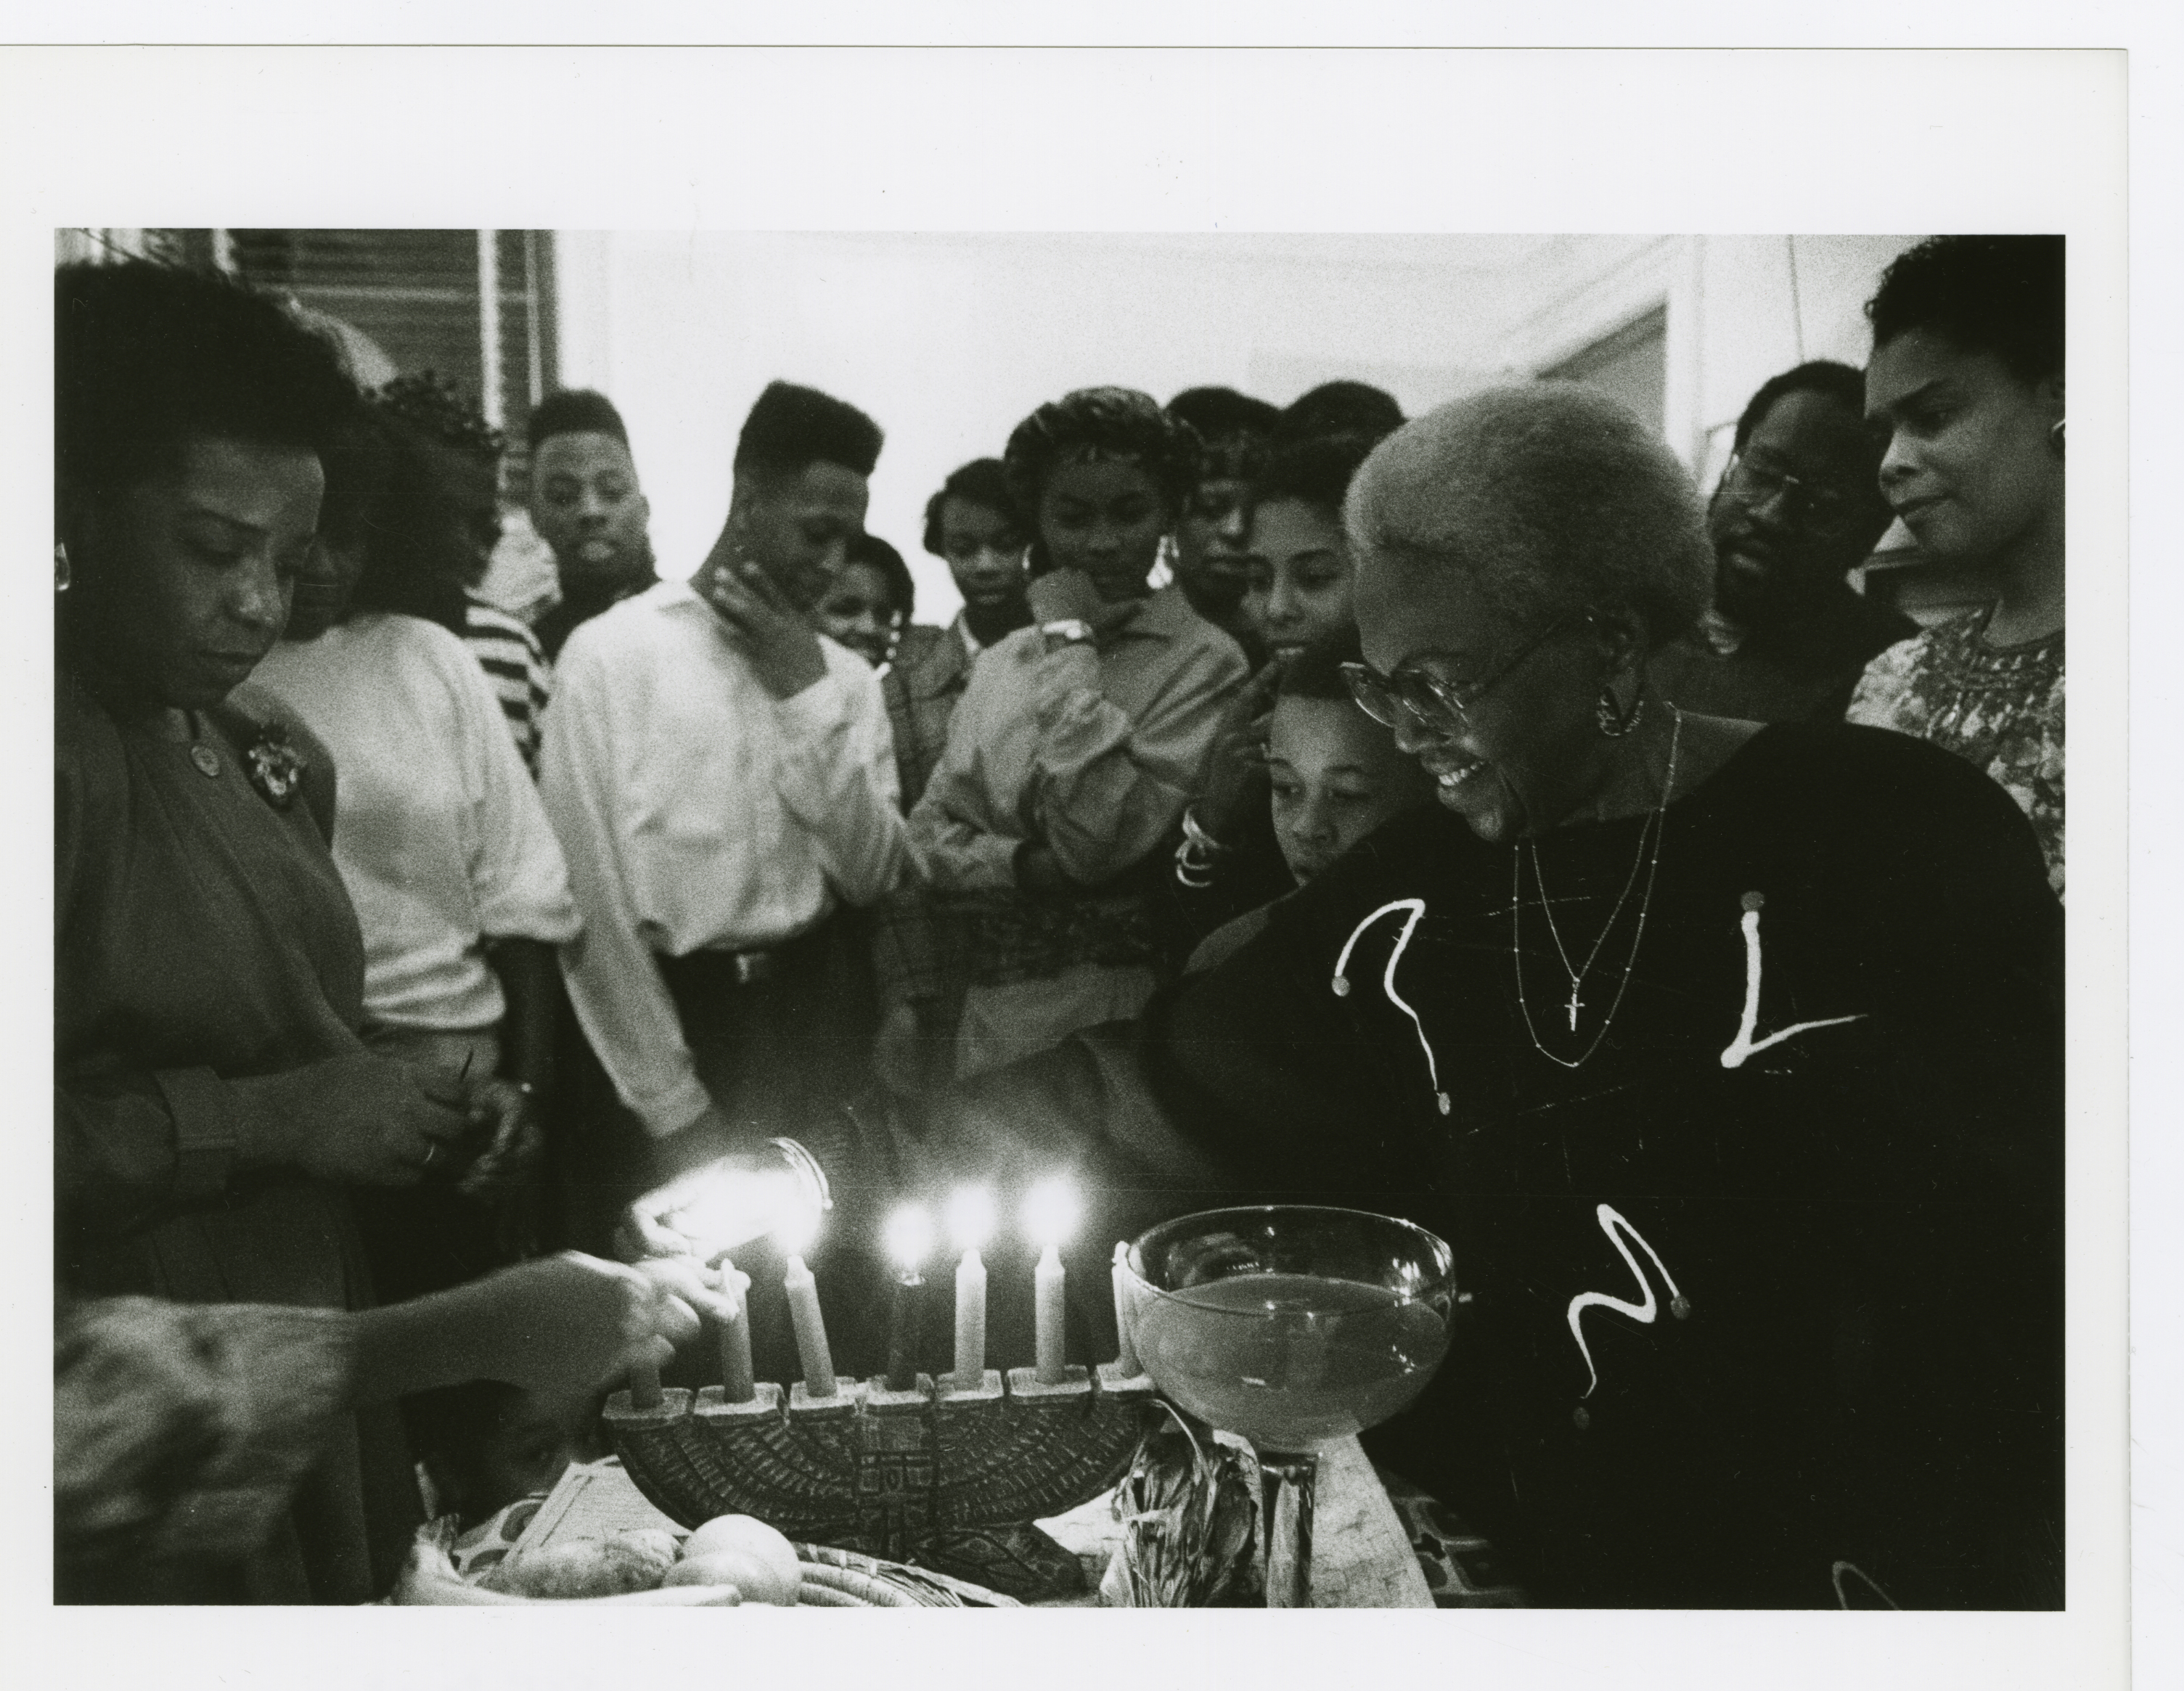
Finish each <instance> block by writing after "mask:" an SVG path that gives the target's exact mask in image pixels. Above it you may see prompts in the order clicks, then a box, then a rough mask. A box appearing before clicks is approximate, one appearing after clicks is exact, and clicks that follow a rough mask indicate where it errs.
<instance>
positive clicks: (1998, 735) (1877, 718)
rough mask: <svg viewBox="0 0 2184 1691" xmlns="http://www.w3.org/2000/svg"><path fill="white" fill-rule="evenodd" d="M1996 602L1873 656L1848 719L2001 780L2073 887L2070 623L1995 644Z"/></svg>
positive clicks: (2059, 879)
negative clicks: (2066, 786) (2067, 819)
mask: <svg viewBox="0 0 2184 1691" xmlns="http://www.w3.org/2000/svg"><path fill="white" fill-rule="evenodd" d="M1992 615H1993V611H1992V608H1991V607H1990V608H1988V609H1981V610H1976V611H1974V612H1972V613H1970V615H1966V616H1962V617H1958V618H1957V619H1955V620H1952V621H1949V622H1945V623H1942V624H1940V625H1938V626H1936V627H1933V628H1930V629H1928V630H1926V631H1925V633H1923V634H1920V635H1918V636H1917V637H1914V638H1912V639H1909V640H1906V641H1903V642H1900V643H1899V644H1897V645H1894V646H1891V647H1890V648H1888V649H1887V650H1886V651H1885V652H1883V653H1882V654H1880V656H1879V657H1877V658H1875V659H1874V660H1873V661H1872V662H1871V663H1870V664H1869V665H1866V670H1865V675H1864V678H1863V679H1862V680H1861V681H1859V682H1858V691H1857V693H1855V694H1853V697H1852V698H1851V704H1850V710H1849V713H1848V715H1847V717H1846V719H1845V720H1848V721H1852V722H1859V723H1864V724H1865V725H1866V726H1869V727H1875V728H1892V729H1894V730H1896V731H1897V732H1898V733H1902V734H1915V735H1917V736H1918V737H1919V738H1920V739H1922V740H1931V741H1932V742H1933V743H1935V744H1936V745H1937V746H1942V747H1944V748H1947V749H1948V750H1950V751H1953V752H1954V753H1956V754H1957V755H1958V756H1959V757H1961V758H1964V759H1968V760H1969V761H1970V762H1971V763H1973V764H1975V765H1977V766H1978V767H1979V768H1981V769H1983V770H1986V772H1987V774H1988V775H1990V776H1992V777H1993V778H1994V779H1995V780H1996V781H1997V782H2000V783H2001V784H2002V786H2003V789H2004V790H2005V791H2007V792H2008V793H2009V796H2010V797H2011V798H2014V799H2015V800H2016V801H2017V804H2018V808H2019V809H2021V810H2023V811H2024V812H2025V815H2027V816H2028V817H2030V818H2031V821H2032V831H2033V832H2034V833H2036V835H2038V836H2039V838H2040V849H2041V851H2042V853H2043V854H2045V856H2046V857H2047V859H2048V884H2049V885H2050V886H2052V887H2053V888H2054V889H2055V895H2056V896H2057V897H2058V898H2060V897H2061V896H2062V894H2063V631H2062V630H2061V629H2057V630H2056V631H2054V632H2053V634H2049V635H2045V636H2043V637H2041V638H2040V639H2037V640H2032V641H2028V642H2025V644H2023V645H2021V646H2002V647H1993V646H1989V645H1987V644H1986V642H1984V641H1983V640H1982V639H1981V636H1982V635H1983V634H1985V633H1986V626H1987V620H1988V619H1989V618H1990V617H1991V616H1992Z"/></svg>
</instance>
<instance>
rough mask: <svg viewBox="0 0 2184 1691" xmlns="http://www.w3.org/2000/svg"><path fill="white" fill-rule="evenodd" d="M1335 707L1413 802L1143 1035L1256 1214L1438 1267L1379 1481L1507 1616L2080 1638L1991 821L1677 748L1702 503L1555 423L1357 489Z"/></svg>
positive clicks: (1442, 430) (2035, 978)
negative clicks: (1470, 1556) (1439, 1279)
mask: <svg viewBox="0 0 2184 1691" xmlns="http://www.w3.org/2000/svg"><path fill="white" fill-rule="evenodd" d="M1347 519H1348V522H1349V526H1350V528H1351V537H1352V541H1353V544H1354V547H1355V548H1356V553H1357V584H1356V603H1357V615H1358V621H1359V624H1360V627H1361V630H1362V636H1363V647H1364V653H1365V657H1366V659H1367V661H1366V662H1365V663H1362V664H1357V665H1352V666H1351V675H1350V679H1351V689H1352V692H1353V693H1354V695H1355V697H1356V698H1357V702H1358V703H1359V704H1361V705H1362V707H1363V708H1364V709H1366V710H1367V711H1368V712H1369V713H1370V714H1371V715H1373V716H1375V717H1377V718H1379V720H1382V721H1384V722H1385V723H1387V724H1388V725H1389V726H1391V727H1392V728H1393V729H1394V730H1395V731H1396V737H1397V741H1398V743H1399V744H1401V747H1402V748H1404V749H1405V750H1406V751H1407V752H1409V753H1410V754H1412V755H1413V756H1415V757H1417V758H1418V759H1419V760H1420V762H1421V763H1423V764H1424V766H1425V768H1426V770H1428V772H1429V774H1430V775H1431V776H1433V777H1434V779H1435V782H1436V785H1437V787H1438V792H1439V797H1440V806H1439V807H1438V808H1429V809H1426V810H1424V811H1421V812H1414V813H1412V814H1411V815H1406V816H1403V817H1400V818H1398V819H1396V820H1393V821H1391V822H1390V823H1388V824H1387V825H1386V826H1384V827H1382V828H1381V829H1380V830H1379V831H1378V832H1376V833H1374V834H1373V836H1371V837H1369V838H1368V839H1367V840H1366V841H1365V842H1363V843H1362V844H1361V845H1359V846H1358V847H1357V848H1354V849H1353V850H1351V852H1350V853H1349V854H1347V855H1346V857H1344V858H1343V859H1340V861H1338V862H1337V863H1335V864H1334V865H1332V866H1331V867H1330V868H1329V869H1328V870H1327V871H1325V872H1324V873H1323V874H1322V875H1321V876H1319V877H1318V879H1316V880H1315V881H1314V882H1312V884H1311V885H1310V886H1309V887H1305V888H1303V889H1302V890H1301V891H1300V892H1299V893H1297V894H1296V895H1295V896H1294V897H1293V898H1290V899H1287V900H1285V901H1284V903H1283V904H1280V905H1279V906H1277V907H1276V908H1275V909H1274V910H1273V913H1272V915H1271V916H1270V918H1269V920H1268V924H1267V926H1266V929H1265V931H1264V932H1262V934H1261V935H1260V937H1258V938H1257V939H1256V940H1255V941H1253V942H1252V943H1249V944H1247V945H1245V947H1244V948H1241V949H1240V950H1239V951H1237V952H1236V953H1234V954H1233V955H1232V956H1230V957H1229V959H1228V960H1226V961H1225V962H1223V964H1222V965H1220V966H1218V967H1217V968H1216V969H1214V970H1212V971H1210V972H1207V973H1203V974H1200V975H1197V976H1192V977H1190V978H1188V979H1186V980H1185V981H1184V982H1183V983H1182V984H1181V986H1180V987H1178V989H1177V990H1176V991H1175V993H1173V995H1172V996H1171V997H1169V998H1166V999H1164V1000H1162V1001H1161V1002H1160V1003H1158V1004H1156V1006H1155V1008H1154V1012H1153V1015H1152V1017H1151V1026H1150V1029H1149V1034H1150V1038H1149V1044H1148V1058H1149V1061H1150V1064H1151V1074H1152V1078H1153V1081H1154V1083H1155V1085H1156V1089H1157V1090H1158V1091H1159V1092H1160V1093H1161V1095H1162V1099H1163V1101H1164V1102H1165V1103H1166V1104H1167V1106H1168V1108H1169V1109H1170V1110H1171V1112H1172V1113H1173V1115H1174V1116H1175V1117H1176V1119H1177V1120H1178V1121H1180V1122H1181V1123H1183V1124H1184V1126H1185V1127H1186V1129H1187V1131H1188V1132H1190V1134H1191V1135H1192V1136H1193V1138H1195V1141H1196V1142H1197V1143H1198V1144H1200V1145H1201V1147H1202V1148H1204V1149H1208V1150H1210V1151H1212V1153H1214V1154H1216V1155H1217V1156H1219V1157H1221V1158H1223V1159H1224V1160H1225V1161H1226V1162H1227V1164H1228V1165H1229V1169H1230V1171H1231V1177H1232V1179H1233V1181H1234V1186H1235V1188H1237V1189H1239V1190H1248V1191H1249V1192H1251V1193H1252V1194H1253V1195H1255V1196H1257V1197H1263V1198H1266V1199H1274V1198H1278V1197H1291V1198H1301V1199H1307V1200H1308V1201H1312V1202H1317V1203H1323V1204H1327V1203H1331V1204H1346V1205H1350V1206H1352V1207H1356V1208H1361V1209H1369V1210H1384V1211H1390V1212H1393V1213H1396V1214H1399V1215H1406V1216H1407V1217H1410V1218H1411V1219H1413V1220H1416V1221H1419V1222H1421V1223H1423V1224H1424V1225H1425V1226H1428V1227H1432V1228H1434V1229H1435V1230H1436V1231H1438V1232H1442V1233H1443V1235H1444V1236H1445V1237H1446V1238H1448V1239H1449V1241H1450V1242H1451V1244H1452V1246H1453V1247H1454V1249H1455V1252H1456V1261H1457V1276H1458V1279H1459V1282H1460V1283H1461V1284H1462V1285H1463V1287H1464V1288H1465V1289H1466V1290H1467V1291H1468V1293H1470V1300H1469V1302H1468V1304H1465V1305H1464V1306H1463V1310H1464V1325H1463V1328H1462V1330H1461V1331H1460V1332H1458V1334H1457V1341H1456V1348H1455V1349H1454V1350H1453V1352H1452V1354H1451V1360H1450V1362H1449V1364H1448V1365H1447V1366H1446V1367H1445V1368H1444V1369H1443V1370H1442V1371H1441V1375H1440V1378H1439V1379H1438V1380H1437V1381H1436V1382H1435V1387H1434V1388H1432V1390H1431V1391H1429V1393H1428V1395H1427V1396H1426V1397H1425V1398H1424V1399H1423V1400H1422V1401H1421V1403H1420V1404H1419V1405H1418V1406H1417V1407H1416V1408H1415V1409H1414V1410H1412V1411H1411V1412H1410V1413H1408V1414H1407V1415H1406V1416H1401V1417H1399V1418H1398V1419H1397V1420H1396V1421H1394V1422H1392V1423H1390V1425H1389V1427H1386V1428H1385V1429H1383V1437H1384V1439H1385V1443H1383V1445H1382V1447H1381V1452H1380V1454H1381V1455H1383V1456H1384V1458H1385V1460H1390V1461H1391V1462H1392V1464H1393V1465H1394V1466H1396V1467H1397V1468H1399V1469H1402V1470H1404V1471H1407V1472H1409V1473H1410V1474H1411V1475H1412V1477H1414V1478H1416V1479H1418V1480H1421V1481H1424V1482H1427V1483H1428V1484H1429V1486H1430V1487H1431V1488H1434V1489H1435V1491H1436V1492H1437V1493H1438V1494H1440V1495H1441V1496H1443V1497H1444V1498H1445V1499H1446V1500H1448V1501H1449V1502H1450V1503H1451V1504H1452V1505H1455V1506H1456V1508H1457V1510H1459V1511H1460V1512H1461V1513H1463V1514H1465V1515H1467V1516H1470V1517H1472V1518H1473V1519H1474V1521H1477V1522H1478V1523H1479V1524H1480V1525H1481V1526H1483V1527H1485V1529H1486V1530H1487V1531H1488V1532H1489V1533H1490V1537H1492V1538H1494V1540H1495V1541H1496V1544H1498V1545H1499V1546H1500V1547H1501V1548H1502V1549H1503V1550H1504V1551H1505V1552H1506V1553H1507V1555H1508V1556H1509V1557H1510V1559H1511V1560H1512V1562H1513V1566H1514V1571H1516V1573H1517V1574H1518V1577H1520V1578H1521V1579H1522V1580H1523V1581H1524V1583H1525V1584H1526V1586H1527V1588H1529V1591H1530V1593H1531V1594H1532V1595H1533V1597H1534V1599H1535V1600H1538V1601H1541V1602H1545V1603H1550V1604H1568V1605H1587V1606H1611V1605H1618V1606H1665V1605H1697V1606H1708V1607H1797V1606H1805V1605H1826V1604H1830V1603H1835V1602H1838V1601H1841V1602H1845V1603H1849V1604H1853V1605H1856V1604H1874V1605H1878V1604H1880V1603H1881V1602H1884V1601H1886V1602H1890V1603H1893V1604H1896V1605H1902V1606H1922V1607H1925V1606H1931V1607H1950V1606H1963V1607H1993V1608H2002V1607H2024V1608H2036V1607H2051V1606H2056V1605H2059V1604H2060V1602H2061V1598H2062V1583H2061V1558H2060V1545H2061V1508H2062V1484H2061V1476H2062V1426H2061V1403H2062V1397H2061V1365H2062V1349H2061V1346H2062V1327H2061V1291H2062V1272H2061V1254H2060V1250H2061V1207H2060V1204H2061V1199H2060V1193H2061V1184H2062V1116H2061V1082H2062V1016H2061V1009H2060V986H2061V943H2060V942H2061V921H2060V913H2059V907H2058V905H2057V904H2056V901H2055V899H2054V898H2053V895H2052V893H2050V892H2049V891H2048V885H2047V882H2046V878H2045V876H2044V873H2043V870H2042V859H2041V854H2040V851H2039V848H2038V846H2037V843H2036V841H2035V839H2034V837H2033V836H2032V834H2031V831H2030V829H2029V828H2028V827H2027V826H2026V824H2025V820H2024V819H2023V817H2022V816H2021V815H2019V814H2018V813H2017V812H2016V810H2015V809H2014V807H2013V806H2012V805H2011V804H2010V803H2009V798H2008V797H2007V796H2006V795H2005V794H2004V793H2003V792H2002V791H2001V789H2000V788H1998V787H1996V786H1994V785H1993V784H1992V782H1988V781H1986V779H1985V778H1984V777H1983V776H1980V775H1979V773H1978V772H1977V771H1976V770H1971V769H1970V767H1969V766H1968V765H1964V764H1963V763H1961V762H1960V761H1953V760H1952V759H1950V758H1949V757H1948V756H1947V755H1946V754H1940V753H1938V752H1937V751H1936V749H1935V748H1932V747H1931V746H1928V745H1925V744H1923V743H1919V742H1917V741H1914V740H1912V739H1909V738H1908V737H1902V736H1896V735H1889V734H1885V733H1880V732H1875V731H1868V730H1862V729H1856V728H1845V727H1841V726H1825V727H1819V726H1796V725H1780V726H1769V727H1760V726H1758V725H1756V724H1752V723H1749V722H1735V721H1730V720H1721V719H1715V718H1708V717H1701V716H1696V715H1687V714H1683V713H1680V712H1679V711H1677V710H1676V709H1674V707H1673V706H1672V705H1669V704H1666V703H1664V702H1663V701H1661V700H1659V699H1658V698H1654V697H1653V696H1652V695H1651V694H1650V693H1648V692H1647V690H1646V681H1645V674H1646V656H1647V654H1649V652H1651V651H1652V650H1654V649H1656V648H1658V647H1659V646H1660V645H1661V644H1662V643H1663V642H1666V641H1668V640H1669V639H1672V638H1674V637H1676V636H1677V635H1678V634H1680V633H1681V632H1682V631H1684V630H1685V628H1687V627H1688V626H1690V624H1691V621H1692V620H1693V619H1694V618H1696V617H1697V615H1698V613H1699V611H1700V610H1701V609H1702V607H1703V605H1704V604H1706V601H1707V594H1708V583H1709V581H1710V579H1711V562H1710V558H1709V554H1708V547H1707V540H1706V533H1705V528H1704V523H1703V519H1702V515H1701V512H1700V509H1699V505H1698V503H1697V499H1696V498H1695V497H1694V494H1693V491H1692V488H1691V484H1690V481H1689V479H1688V477H1687V476H1685V473H1684V471H1683V470H1682V468H1681V467H1680V465H1679V464H1677V463H1676V462H1675V460H1674V459H1673V458H1672V457H1671V456H1670V455H1669V453H1668V452H1667V451H1666V450H1665V449H1664V448H1663V447H1662V446H1661V445H1660V443H1659V442H1658V441H1656V440H1655V439H1654V438H1652V436H1651V435H1650V434H1649V433H1648V432H1647V431H1646V430H1645V429H1644V427H1643V426H1641V424H1640V423H1639V421H1638V420H1637V419H1636V418H1635V417H1634V416H1632V415H1630V414H1629V413H1628V412H1626V411H1624V409H1621V408H1620V407H1619V406H1618V405H1616V404H1614V403H1613V402H1612V401H1609V400H1607V399H1605V398H1601V397H1599V396H1596V395H1593V394H1591V393H1588V392H1585V391H1584V390H1582V389H1580V388H1576V387H1568V386H1564V385H1561V384H1545V385H1539V386H1534V387H1522V388H1508V389H1502V390H1498V391H1494V392H1485V393H1482V394H1479V395H1475V396H1473V397H1472V398H1468V399H1465V400H1462V401H1459V402H1457V403H1454V404H1452V405H1450V406H1447V407H1445V408H1443V409H1440V410H1439V411H1436V412H1435V413H1433V414H1430V415H1429V416H1427V417H1425V418H1423V419H1421V420H1418V421H1417V422H1414V423H1412V424H1411V425H1409V426H1407V427H1406V428H1404V429H1402V430H1401V431H1399V432H1397V433H1396V434H1395V435H1394V436H1392V437H1390V438H1389V439H1388V440H1387V441H1385V442H1383V443H1382V445H1381V446H1380V447H1379V448H1378V449H1377V450H1376V451H1375V452H1374V453H1373V456H1372V457H1371V459H1368V461H1367V463H1366V464H1365V466H1364V467H1363V469H1362V470H1361V471H1360V473H1359V476H1358V478H1357V481H1356V482H1355V483H1354V484H1353V487H1352V489H1351V495H1350V501H1349V507H1348V512H1347Z"/></svg>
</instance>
